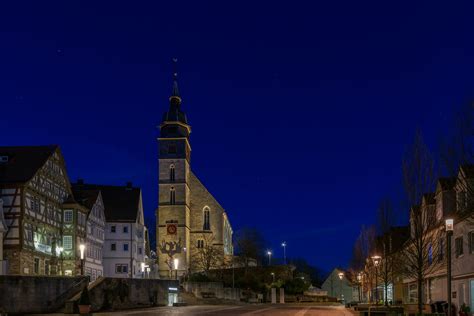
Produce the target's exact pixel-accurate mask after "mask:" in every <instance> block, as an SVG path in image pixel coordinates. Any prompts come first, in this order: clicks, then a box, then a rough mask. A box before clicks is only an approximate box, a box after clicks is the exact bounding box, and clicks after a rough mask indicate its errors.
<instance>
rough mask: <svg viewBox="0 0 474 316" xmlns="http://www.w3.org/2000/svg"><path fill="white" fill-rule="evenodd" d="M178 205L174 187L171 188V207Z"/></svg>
mask: <svg viewBox="0 0 474 316" xmlns="http://www.w3.org/2000/svg"><path fill="white" fill-rule="evenodd" d="M175 203H176V192H175V190H174V187H171V189H170V205H175Z"/></svg>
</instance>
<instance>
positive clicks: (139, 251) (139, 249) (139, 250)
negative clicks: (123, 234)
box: [138, 247, 142, 255]
mask: <svg viewBox="0 0 474 316" xmlns="http://www.w3.org/2000/svg"><path fill="white" fill-rule="evenodd" d="M138 254H139V255H141V254H142V247H139V248H138Z"/></svg>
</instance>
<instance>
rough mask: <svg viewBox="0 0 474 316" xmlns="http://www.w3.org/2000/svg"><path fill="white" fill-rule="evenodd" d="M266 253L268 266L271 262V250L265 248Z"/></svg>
mask: <svg viewBox="0 0 474 316" xmlns="http://www.w3.org/2000/svg"><path fill="white" fill-rule="evenodd" d="M267 255H268V265H269V266H270V265H271V264H272V252H271V251H270V250H267Z"/></svg>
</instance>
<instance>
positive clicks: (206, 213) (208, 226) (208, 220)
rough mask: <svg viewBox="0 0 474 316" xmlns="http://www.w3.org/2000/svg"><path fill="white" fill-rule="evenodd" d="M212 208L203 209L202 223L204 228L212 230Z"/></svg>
mask: <svg viewBox="0 0 474 316" xmlns="http://www.w3.org/2000/svg"><path fill="white" fill-rule="evenodd" d="M210 213H211V210H210V209H209V207H207V206H206V207H205V208H204V210H203V217H204V220H203V225H202V229H203V230H210V229H211V218H210V217H211V214H210Z"/></svg>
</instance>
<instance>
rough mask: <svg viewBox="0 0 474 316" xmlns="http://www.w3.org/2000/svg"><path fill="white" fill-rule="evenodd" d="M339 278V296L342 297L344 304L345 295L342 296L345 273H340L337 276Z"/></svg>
mask: <svg viewBox="0 0 474 316" xmlns="http://www.w3.org/2000/svg"><path fill="white" fill-rule="evenodd" d="M337 276H338V277H339V281H340V282H339V296H340V297H341V303H342V302H343V300H344V294H342V279H343V278H344V272H339V273H338V274H337Z"/></svg>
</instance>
